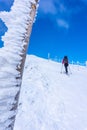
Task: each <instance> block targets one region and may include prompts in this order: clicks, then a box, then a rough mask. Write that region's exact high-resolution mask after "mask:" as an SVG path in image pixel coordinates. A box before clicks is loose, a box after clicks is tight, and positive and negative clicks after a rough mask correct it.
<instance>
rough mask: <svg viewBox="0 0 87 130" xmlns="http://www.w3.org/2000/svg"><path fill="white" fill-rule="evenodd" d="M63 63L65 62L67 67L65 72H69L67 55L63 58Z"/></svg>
mask: <svg viewBox="0 0 87 130" xmlns="http://www.w3.org/2000/svg"><path fill="white" fill-rule="evenodd" d="M62 64H64V67H65V72H66V74H68V65H69V63H68V57H67V56H64V58H63V60H62Z"/></svg>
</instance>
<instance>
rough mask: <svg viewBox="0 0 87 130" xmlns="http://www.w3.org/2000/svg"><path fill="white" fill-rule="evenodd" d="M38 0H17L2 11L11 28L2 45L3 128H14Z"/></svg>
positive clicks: (0, 125) (0, 116)
mask: <svg viewBox="0 0 87 130" xmlns="http://www.w3.org/2000/svg"><path fill="white" fill-rule="evenodd" d="M37 7H38V0H14V3H13V6H12V8H11V11H10V12H0V18H1V19H2V20H3V22H4V23H5V25H6V26H7V28H8V30H7V32H6V33H5V35H4V36H3V37H2V40H3V41H4V47H3V48H1V49H0V130H13V127H14V122H15V117H16V110H17V106H18V99H19V95H20V89H21V83H22V75H23V69H24V64H25V58H26V52H27V48H28V44H29V40H30V34H31V30H32V25H33V22H34V18H35V15H36V11H37Z"/></svg>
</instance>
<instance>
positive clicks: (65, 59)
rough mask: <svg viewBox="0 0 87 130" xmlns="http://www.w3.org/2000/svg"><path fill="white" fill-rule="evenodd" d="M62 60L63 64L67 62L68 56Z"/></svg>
mask: <svg viewBox="0 0 87 130" xmlns="http://www.w3.org/2000/svg"><path fill="white" fill-rule="evenodd" d="M63 62H64V64H66V63H67V64H68V58H67V56H65V57H64V59H63Z"/></svg>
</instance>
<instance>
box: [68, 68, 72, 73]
mask: <svg viewBox="0 0 87 130" xmlns="http://www.w3.org/2000/svg"><path fill="white" fill-rule="evenodd" d="M68 68H69V71H70V73H71V74H72V72H71V69H70V66H69V67H68Z"/></svg>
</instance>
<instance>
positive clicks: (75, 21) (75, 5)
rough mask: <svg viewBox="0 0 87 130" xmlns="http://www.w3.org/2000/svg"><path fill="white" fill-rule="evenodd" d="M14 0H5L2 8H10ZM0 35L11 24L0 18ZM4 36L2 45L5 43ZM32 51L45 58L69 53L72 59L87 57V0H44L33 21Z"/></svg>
mask: <svg viewBox="0 0 87 130" xmlns="http://www.w3.org/2000/svg"><path fill="white" fill-rule="evenodd" d="M12 4H13V0H9V1H7V0H1V1H0V10H1V11H4V10H6V11H9V10H10V7H11V5H12ZM0 27H1V29H0V36H1V35H3V34H4V33H5V31H6V30H7V28H6V27H5V25H4V23H3V22H2V21H1V20H0ZM2 44H3V43H2V42H1V40H0V47H2ZM28 53H29V54H34V55H37V56H40V57H43V58H47V57H48V53H50V56H51V58H55V57H57V58H58V59H62V58H63V56H64V55H67V56H68V57H69V59H70V61H72V60H73V61H75V62H77V61H79V62H85V61H86V60H87V1H86V0H73V1H72V0H48V1H47V0H41V1H40V5H39V10H38V15H37V18H36V22H35V23H34V25H33V29H32V34H31V38H30V44H29V48H28Z"/></svg>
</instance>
